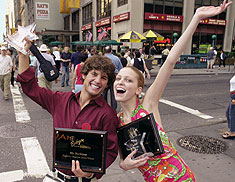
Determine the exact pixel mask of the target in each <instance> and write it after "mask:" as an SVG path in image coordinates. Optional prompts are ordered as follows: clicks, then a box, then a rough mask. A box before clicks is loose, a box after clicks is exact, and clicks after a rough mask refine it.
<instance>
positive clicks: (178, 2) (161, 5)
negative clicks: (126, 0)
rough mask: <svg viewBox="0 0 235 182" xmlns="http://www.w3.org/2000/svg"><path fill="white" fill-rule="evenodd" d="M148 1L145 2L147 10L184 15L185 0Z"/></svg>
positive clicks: (145, 9)
mask: <svg viewBox="0 0 235 182" xmlns="http://www.w3.org/2000/svg"><path fill="white" fill-rule="evenodd" d="M150 3H151V2H150V1H146V3H145V4H144V11H145V12H153V13H159V14H171V15H182V13H183V0H152V4H150Z"/></svg>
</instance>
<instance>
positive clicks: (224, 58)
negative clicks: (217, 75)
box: [218, 49, 227, 69]
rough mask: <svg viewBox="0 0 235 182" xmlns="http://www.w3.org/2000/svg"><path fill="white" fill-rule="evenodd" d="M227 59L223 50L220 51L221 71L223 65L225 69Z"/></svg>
mask: <svg viewBox="0 0 235 182" xmlns="http://www.w3.org/2000/svg"><path fill="white" fill-rule="evenodd" d="M226 58H227V55H226V54H225V53H224V51H223V49H221V50H220V59H219V68H218V69H220V66H221V64H222V63H223V66H224V68H225V60H226Z"/></svg>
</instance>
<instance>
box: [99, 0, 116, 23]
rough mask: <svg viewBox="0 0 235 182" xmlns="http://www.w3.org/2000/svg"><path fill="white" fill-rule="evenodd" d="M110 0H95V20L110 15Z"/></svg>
mask: <svg viewBox="0 0 235 182" xmlns="http://www.w3.org/2000/svg"><path fill="white" fill-rule="evenodd" d="M111 2H112V0H97V20H100V19H102V18H106V17H110V16H111Z"/></svg>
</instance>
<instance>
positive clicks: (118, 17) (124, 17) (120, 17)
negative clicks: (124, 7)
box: [113, 12, 130, 23]
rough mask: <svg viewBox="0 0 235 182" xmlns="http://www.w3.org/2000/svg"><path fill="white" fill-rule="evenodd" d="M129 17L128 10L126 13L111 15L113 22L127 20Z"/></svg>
mask: <svg viewBox="0 0 235 182" xmlns="http://www.w3.org/2000/svg"><path fill="white" fill-rule="evenodd" d="M129 19H130V12H126V13H122V14H120V15H116V16H114V17H113V22H114V23H117V22H120V21H124V20H129Z"/></svg>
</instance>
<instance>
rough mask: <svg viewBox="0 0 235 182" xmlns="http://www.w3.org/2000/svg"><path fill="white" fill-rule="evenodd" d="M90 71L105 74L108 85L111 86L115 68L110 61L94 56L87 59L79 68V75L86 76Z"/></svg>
mask: <svg viewBox="0 0 235 182" xmlns="http://www.w3.org/2000/svg"><path fill="white" fill-rule="evenodd" d="M91 70H98V71H101V72H103V73H106V74H107V75H108V85H111V83H113V81H114V79H115V66H114V64H113V63H112V61H111V60H110V59H109V58H107V57H105V56H100V55H94V56H91V57H89V58H88V59H87V60H86V61H85V63H84V65H83V66H82V67H81V70H80V73H81V74H84V75H88V73H89V72H90V71H91ZM82 81H84V80H82Z"/></svg>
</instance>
